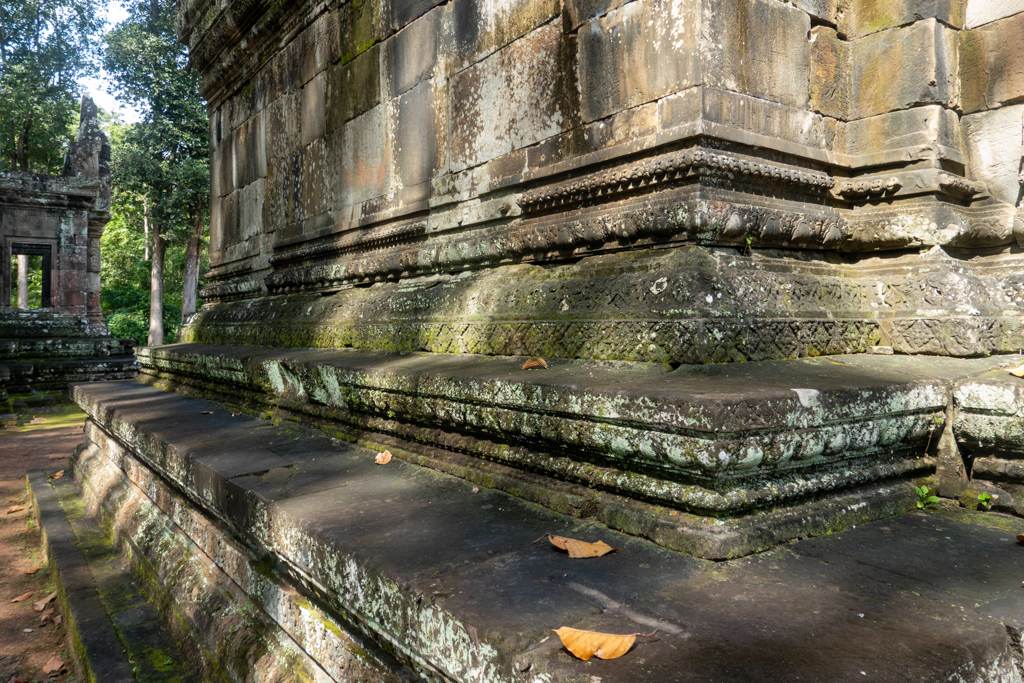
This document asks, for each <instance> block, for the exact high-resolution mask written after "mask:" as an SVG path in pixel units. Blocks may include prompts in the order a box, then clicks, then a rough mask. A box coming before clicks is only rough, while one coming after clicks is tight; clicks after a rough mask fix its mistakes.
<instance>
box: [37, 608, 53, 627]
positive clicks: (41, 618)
mask: <svg viewBox="0 0 1024 683" xmlns="http://www.w3.org/2000/svg"><path fill="white" fill-rule="evenodd" d="M52 616H53V608H52V607H47V608H46V609H45V610H43V613H42V614H40V615H39V623H40V624H45V623H46V622H47V621H49V619H50V617H52Z"/></svg>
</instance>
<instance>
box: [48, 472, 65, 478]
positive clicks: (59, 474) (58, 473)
mask: <svg viewBox="0 0 1024 683" xmlns="http://www.w3.org/2000/svg"><path fill="white" fill-rule="evenodd" d="M63 476H64V470H58V471H56V472H54V473H53V474H51V475H50V476H49V477H47V479H60V478H61V477H63Z"/></svg>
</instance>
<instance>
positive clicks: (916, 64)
mask: <svg viewBox="0 0 1024 683" xmlns="http://www.w3.org/2000/svg"><path fill="white" fill-rule="evenodd" d="M812 38H813V41H812V46H813V53H814V59H813V61H812V65H813V72H812V75H811V93H812V98H811V106H812V107H813V108H814V109H815V110H816V111H819V112H821V113H823V114H826V115H828V116H834V117H836V118H840V119H843V120H853V119H860V118H865V117H869V116H876V115H878V114H884V113H886V112H891V111H896V110H899V109H907V108H910V107H915V106H919V105H922V104H933V103H934V104H941V105H944V106H946V107H952V106H955V105H956V103H957V99H958V83H957V70H958V66H957V65H958V61H959V53H958V51H957V43H956V33H955V32H954V31H952V30H951V29H949V28H948V27H946V26H945V25H943V24H942V23H940V22H938V21H935V20H934V19H928V20H925V21H919V22H917V23H914V24H911V25H910V26H907V27H904V28H893V29H890V30H887V31H882V32H879V33H874V34H872V35H869V36H867V37H864V38H860V39H858V40H855V41H852V42H849V43H848V42H846V41H842V40H839V39H837V38H836V35H835V32H834V31H832V30H831V29H828V28H817V29H816V30H815V32H814V33H813V36H812Z"/></svg>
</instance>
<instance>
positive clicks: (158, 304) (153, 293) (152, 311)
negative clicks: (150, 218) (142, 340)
mask: <svg viewBox="0 0 1024 683" xmlns="http://www.w3.org/2000/svg"><path fill="white" fill-rule="evenodd" d="M166 250H167V242H165V241H164V236H163V235H161V234H160V230H158V229H157V227H156V226H153V260H152V261H150V269H149V273H150V280H149V346H160V345H161V344H163V343H164V252H165V251H166Z"/></svg>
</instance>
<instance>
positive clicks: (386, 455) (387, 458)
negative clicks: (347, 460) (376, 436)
mask: <svg viewBox="0 0 1024 683" xmlns="http://www.w3.org/2000/svg"><path fill="white" fill-rule="evenodd" d="M373 461H374V462H375V463H377V464H378V465H387V464H388V463H389V462H391V451H381V452H380V453H378V454H377V457H376V458H374V459H373Z"/></svg>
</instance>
